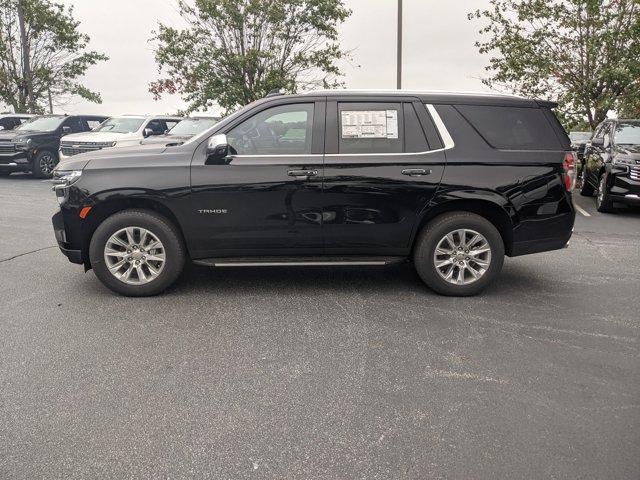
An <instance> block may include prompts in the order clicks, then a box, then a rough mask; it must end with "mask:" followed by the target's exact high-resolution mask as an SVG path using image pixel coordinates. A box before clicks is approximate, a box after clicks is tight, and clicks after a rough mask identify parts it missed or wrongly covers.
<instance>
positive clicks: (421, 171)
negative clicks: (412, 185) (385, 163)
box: [402, 168, 431, 177]
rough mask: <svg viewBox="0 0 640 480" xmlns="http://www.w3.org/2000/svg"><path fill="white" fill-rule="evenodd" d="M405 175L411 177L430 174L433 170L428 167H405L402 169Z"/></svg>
mask: <svg viewBox="0 0 640 480" xmlns="http://www.w3.org/2000/svg"><path fill="white" fill-rule="evenodd" d="M402 174H403V175H409V176H410V177H421V176H422V175H430V174H431V170H427V169H426V168H405V169H404V170H402Z"/></svg>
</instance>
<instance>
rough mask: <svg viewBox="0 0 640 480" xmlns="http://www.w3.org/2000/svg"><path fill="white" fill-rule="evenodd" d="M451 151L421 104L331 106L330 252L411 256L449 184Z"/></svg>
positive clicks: (328, 164)
mask: <svg viewBox="0 0 640 480" xmlns="http://www.w3.org/2000/svg"><path fill="white" fill-rule="evenodd" d="M433 111H434V112H435V110H433ZM444 147H445V145H444V143H443V140H442V139H441V138H440V137H439V135H438V133H437V129H436V127H435V125H434V123H433V121H432V120H431V117H430V115H429V114H428V111H427V106H425V105H423V104H422V103H420V102H419V101H417V99H412V98H406V99H403V98H398V97H390V98H389V99H388V100H383V99H381V100H380V101H377V102H371V101H366V100H365V99H364V98H363V99H362V101H358V99H354V98H345V99H344V101H330V102H328V103H327V143H326V154H325V180H324V198H323V205H324V212H323V218H324V226H323V230H324V238H325V252H326V253H329V254H331V253H334V254H361V255H362V254H371V255H383V254H387V255H405V254H406V253H407V252H408V249H409V244H410V241H411V237H412V232H413V230H414V228H415V226H416V222H417V220H418V218H419V216H420V214H421V212H422V211H423V210H424V208H425V207H426V206H427V205H428V203H429V200H430V199H431V198H432V197H433V195H434V193H435V191H436V188H437V187H438V185H439V184H440V180H441V179H442V175H443V173H444V168H445V155H444Z"/></svg>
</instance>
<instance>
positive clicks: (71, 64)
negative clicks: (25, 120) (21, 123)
mask: <svg viewBox="0 0 640 480" xmlns="http://www.w3.org/2000/svg"><path fill="white" fill-rule="evenodd" d="M79 25H80V22H78V21H76V20H74V19H73V8H68V9H65V7H64V6H63V5H61V4H58V3H53V2H51V1H50V0H2V2H1V3H0V101H1V102H2V103H5V104H7V105H9V106H10V107H12V108H13V109H14V110H15V111H16V112H30V113H41V112H43V111H45V110H46V109H47V107H48V108H49V109H52V108H53V104H54V103H55V104H61V103H63V102H65V101H67V100H68V99H69V98H70V97H72V96H79V97H81V98H84V99H85V100H88V101H90V102H96V103H100V102H101V99H100V95H99V94H98V93H96V92H93V91H91V90H89V89H88V88H87V87H85V86H84V85H83V84H82V83H81V81H80V80H81V78H82V76H83V75H84V74H85V73H86V71H87V70H88V69H89V67H91V66H92V65H95V64H96V63H98V62H100V61H104V60H107V59H108V57H106V56H105V55H103V54H101V53H98V52H94V51H88V50H86V48H87V44H88V43H89V37H88V36H87V35H84V34H82V33H80V32H79V31H78V27H79ZM22 26H24V29H22V28H21V27H22Z"/></svg>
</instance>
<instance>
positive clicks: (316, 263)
mask: <svg viewBox="0 0 640 480" xmlns="http://www.w3.org/2000/svg"><path fill="white" fill-rule="evenodd" d="M406 259H407V258H406V257H359V256H351V257H345V256H341V257H338V256H323V257H228V258H202V259H200V260H194V261H193V263H195V264H197V265H205V266H207V267H326V266H342V267H346V266H357V265H362V266H365V265H367V266H383V265H392V264H394V263H401V262H403V261H405V260H406Z"/></svg>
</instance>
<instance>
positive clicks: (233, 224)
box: [189, 97, 325, 257]
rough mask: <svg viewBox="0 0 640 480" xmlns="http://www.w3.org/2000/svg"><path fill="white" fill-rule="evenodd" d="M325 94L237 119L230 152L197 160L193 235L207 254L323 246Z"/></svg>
mask: <svg viewBox="0 0 640 480" xmlns="http://www.w3.org/2000/svg"><path fill="white" fill-rule="evenodd" d="M324 122H325V101H324V98H322V99H319V98H311V97H310V98H309V99H308V100H307V99H306V98H305V99H300V98H297V99H286V100H285V99H282V100H280V101H279V102H278V103H277V104H274V102H268V103H266V104H263V105H261V106H260V107H256V109H255V110H254V111H252V112H251V113H250V114H249V115H248V116H243V117H241V118H240V119H238V120H237V121H235V122H233V123H231V124H230V125H229V126H228V127H226V128H225V129H224V131H223V132H217V133H225V134H226V135H227V140H228V142H229V146H230V152H231V154H230V156H229V157H228V158H227V159H226V160H225V163H224V164H222V165H221V164H209V163H208V161H207V159H206V158H205V157H206V155H205V154H204V150H205V146H206V141H205V142H203V144H202V145H201V147H199V148H198V149H197V150H196V153H195V156H194V159H193V162H192V167H191V188H192V195H191V199H192V200H190V202H189V204H190V207H189V208H190V209H191V212H190V218H191V222H190V225H191V228H193V232H192V234H191V235H190V236H191V238H193V239H194V240H195V242H194V246H193V247H194V249H195V250H197V251H198V252H199V253H198V255H200V256H209V257H213V256H224V255H277V254H283V253H284V254H320V253H322V229H321V226H322V169H323V165H322V154H323V149H324Z"/></svg>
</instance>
